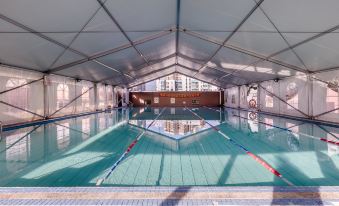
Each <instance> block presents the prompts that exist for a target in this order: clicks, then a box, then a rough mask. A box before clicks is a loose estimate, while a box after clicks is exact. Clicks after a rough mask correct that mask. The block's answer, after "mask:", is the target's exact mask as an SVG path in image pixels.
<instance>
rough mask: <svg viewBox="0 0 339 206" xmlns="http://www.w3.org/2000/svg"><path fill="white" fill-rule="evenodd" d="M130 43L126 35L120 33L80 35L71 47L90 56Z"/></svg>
mask: <svg viewBox="0 0 339 206" xmlns="http://www.w3.org/2000/svg"><path fill="white" fill-rule="evenodd" d="M128 43H129V42H128V40H127V39H126V38H125V37H124V35H122V33H118V32H115V33H80V34H79V36H78V37H77V38H76V39H75V41H74V42H73V43H72V44H71V46H70V47H71V48H73V49H75V50H77V51H80V52H82V53H85V54H86V55H89V56H90V55H93V54H96V53H98V52H103V51H107V50H109V49H113V48H116V47H119V46H121V45H124V44H128Z"/></svg>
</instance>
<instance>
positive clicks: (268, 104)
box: [265, 86, 273, 108]
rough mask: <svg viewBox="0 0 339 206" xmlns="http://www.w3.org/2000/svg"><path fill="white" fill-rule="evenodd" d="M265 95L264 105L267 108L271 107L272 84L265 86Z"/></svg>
mask: <svg viewBox="0 0 339 206" xmlns="http://www.w3.org/2000/svg"><path fill="white" fill-rule="evenodd" d="M266 90H267V91H266V95H265V107H268V108H273V95H272V94H271V93H270V92H272V93H273V88H272V86H267V87H266Z"/></svg>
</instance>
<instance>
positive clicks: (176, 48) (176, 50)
mask: <svg viewBox="0 0 339 206" xmlns="http://www.w3.org/2000/svg"><path fill="white" fill-rule="evenodd" d="M180 6H181V1H180V0H177V12H176V13H177V14H176V32H175V53H176V54H178V53H179V26H180ZM175 63H176V64H178V56H177V57H176V59H175Z"/></svg>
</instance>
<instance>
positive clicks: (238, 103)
mask: <svg viewBox="0 0 339 206" xmlns="http://www.w3.org/2000/svg"><path fill="white" fill-rule="evenodd" d="M238 109H240V86H238Z"/></svg>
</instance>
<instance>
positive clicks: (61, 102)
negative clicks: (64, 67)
mask: <svg viewBox="0 0 339 206" xmlns="http://www.w3.org/2000/svg"><path fill="white" fill-rule="evenodd" d="M68 101H69V88H68V86H67V85H66V84H58V86H57V110H58V109H60V108H62V107H64V106H65V105H66V104H67V103H68Z"/></svg>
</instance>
